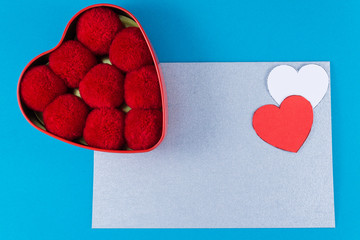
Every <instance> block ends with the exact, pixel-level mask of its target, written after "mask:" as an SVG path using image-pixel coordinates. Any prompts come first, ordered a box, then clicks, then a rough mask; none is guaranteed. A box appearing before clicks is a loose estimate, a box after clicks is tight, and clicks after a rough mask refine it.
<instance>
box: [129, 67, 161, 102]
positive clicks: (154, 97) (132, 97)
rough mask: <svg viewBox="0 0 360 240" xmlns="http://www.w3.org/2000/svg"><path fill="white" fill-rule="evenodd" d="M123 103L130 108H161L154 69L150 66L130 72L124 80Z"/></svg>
mask: <svg viewBox="0 0 360 240" xmlns="http://www.w3.org/2000/svg"><path fill="white" fill-rule="evenodd" d="M124 89H125V102H126V104H127V105H129V106H130V107H131V108H144V109H151V108H155V109H156V108H161V93H160V85H159V80H158V76H157V73H156V69H155V67H154V66H152V65H148V66H144V67H142V68H140V69H138V70H135V71H133V72H130V73H128V74H127V75H126V78H125V87H124Z"/></svg>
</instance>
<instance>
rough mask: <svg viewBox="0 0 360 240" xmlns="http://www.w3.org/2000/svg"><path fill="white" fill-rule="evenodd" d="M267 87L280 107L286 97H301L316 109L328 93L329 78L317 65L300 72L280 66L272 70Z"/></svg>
mask: <svg viewBox="0 0 360 240" xmlns="http://www.w3.org/2000/svg"><path fill="white" fill-rule="evenodd" d="M267 85H268V89H269V92H270V95H271V96H272V98H273V99H274V100H275V101H276V102H277V103H278V104H279V105H280V104H281V102H282V101H283V100H284V99H285V98H286V97H288V96H292V95H299V96H303V97H304V98H306V99H307V100H308V101H309V102H310V103H311V105H312V106H313V108H315V107H316V105H318V103H319V102H320V101H321V100H322V99H323V97H324V95H325V93H326V92H327V89H328V86H329V76H328V75H327V73H326V71H325V70H324V69H323V68H322V67H320V66H319V65H316V64H308V65H305V66H303V67H302V68H300V70H299V71H296V69H294V68H293V67H291V66H288V65H280V66H277V67H275V68H274V69H273V70H271V72H270V74H269V76H268V79H267Z"/></svg>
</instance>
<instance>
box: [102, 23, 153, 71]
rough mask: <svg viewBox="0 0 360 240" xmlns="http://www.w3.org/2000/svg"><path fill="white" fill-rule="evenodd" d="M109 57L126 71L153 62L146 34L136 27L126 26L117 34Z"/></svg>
mask: <svg viewBox="0 0 360 240" xmlns="http://www.w3.org/2000/svg"><path fill="white" fill-rule="evenodd" d="M109 58H110V62H111V63H112V64H114V65H115V66H116V67H118V68H120V69H121V70H122V71H125V72H130V71H134V70H136V69H138V68H139V67H141V66H144V65H149V64H153V59H152V57H151V53H150V50H149V47H148V45H147V44H146V41H145V39H144V36H143V35H142V33H141V31H140V29H139V28H136V27H129V28H125V29H123V30H122V31H120V32H119V33H118V34H117V35H116V36H115V39H114V40H113V42H112V43H111V45H110V51H109Z"/></svg>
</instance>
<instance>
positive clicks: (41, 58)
mask: <svg viewBox="0 0 360 240" xmlns="http://www.w3.org/2000/svg"><path fill="white" fill-rule="evenodd" d="M95 7H108V8H111V9H112V10H113V11H114V12H115V13H117V14H118V15H119V16H122V17H124V19H125V21H126V19H128V20H130V21H132V22H134V23H135V24H136V25H137V26H138V27H139V28H140V30H141V32H142V34H143V36H144V38H145V40H146V43H147V45H148V47H149V50H150V52H151V56H152V58H153V61H154V65H155V69H156V72H157V75H158V80H159V85H160V91H161V99H162V115H163V126H162V134H161V137H160V139H159V141H158V142H157V143H156V144H155V145H154V146H153V147H151V148H149V149H145V150H108V149H100V148H95V147H90V146H88V145H86V144H85V143H84V142H82V141H69V140H66V139H63V138H61V137H58V136H56V135H54V134H52V133H50V132H48V131H46V129H45V127H44V124H43V122H42V121H41V119H39V117H38V114H37V113H35V112H34V111H33V110H31V109H29V108H28V107H27V106H26V105H25V104H24V103H23V101H22V99H21V96H20V84H21V81H22V78H23V76H24V73H25V72H26V71H27V70H28V69H29V68H30V67H33V66H36V65H41V64H46V63H47V62H48V56H49V54H50V53H51V52H53V51H55V50H56V49H57V48H59V47H60V45H61V44H62V43H63V42H64V41H66V40H70V39H74V38H75V35H76V32H75V30H76V23H77V20H78V18H79V16H80V14H82V13H83V12H85V11H87V10H89V9H91V8H95ZM17 98H18V103H19V106H20V110H21V112H22V113H23V115H24V117H25V119H26V120H27V121H28V122H29V123H30V124H31V125H32V126H33V127H34V128H36V129H37V130H39V131H41V132H43V133H45V134H47V135H49V136H51V137H54V138H56V139H58V140H61V141H63V142H66V143H70V144H72V145H75V146H78V147H82V148H86V149H90V150H96V151H104V152H111V153H142V152H149V151H151V150H153V149H155V148H156V147H157V146H159V144H160V143H161V142H162V141H163V139H164V137H165V134H166V131H167V97H166V88H165V83H164V79H163V75H162V73H161V69H160V65H159V61H158V59H157V57H156V55H155V52H154V49H153V47H152V46H151V44H150V41H149V39H148V37H147V36H146V34H145V32H144V29H143V28H142V27H141V24H140V23H139V21H138V20H137V19H136V18H135V17H134V16H133V15H132V14H131V13H130V12H129V11H127V10H125V9H124V8H122V7H119V6H116V5H112V4H96V5H92V6H89V7H86V8H84V9H82V10H81V11H79V12H78V13H77V14H75V16H73V17H72V18H71V20H70V21H69V22H68V24H67V26H66V28H65V30H64V33H63V35H62V38H61V40H60V42H59V43H58V44H57V46H56V47H54V48H53V49H51V50H49V51H46V52H44V53H42V54H40V55H38V56H37V57H35V58H34V59H33V60H31V61H30V62H29V63H28V64H27V65H26V67H25V68H24V70H23V71H22V73H21V75H20V79H19V82H18V88H17Z"/></svg>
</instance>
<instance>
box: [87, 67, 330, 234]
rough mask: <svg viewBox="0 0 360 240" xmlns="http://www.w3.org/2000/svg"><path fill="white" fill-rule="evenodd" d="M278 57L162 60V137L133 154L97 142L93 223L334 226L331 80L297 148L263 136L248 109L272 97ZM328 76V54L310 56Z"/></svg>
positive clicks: (106, 225) (126, 225) (115, 225)
mask: <svg viewBox="0 0 360 240" xmlns="http://www.w3.org/2000/svg"><path fill="white" fill-rule="evenodd" d="M279 64H288V65H291V66H293V67H294V68H295V69H297V70H298V69H299V68H300V67H302V66H304V65H306V64H309V63H304V62H290V63H289V62H287V63H279V62H268V63H265V62H257V63H163V64H161V67H162V70H163V73H164V78H165V83H166V88H167V94H168V107H169V123H168V132H167V135H166V138H165V139H164V141H163V142H162V144H161V145H160V146H159V147H158V148H156V149H155V150H153V151H151V152H148V153H140V154H110V153H103V152H95V161H94V193H93V218H92V224H93V227H94V228H302V227H334V226H335V214H334V197H333V175H332V146H331V145H332V143H331V101H330V88H329V89H328V90H327V92H326V94H325V96H324V98H323V99H322V101H321V102H320V103H319V104H318V105H317V106H316V107H315V108H314V122H313V126H312V129H311V132H310V134H309V136H308V138H307V140H306V141H305V143H304V145H303V146H302V147H301V148H300V150H299V152H297V153H293V152H287V151H284V150H280V149H278V148H275V147H273V146H271V145H270V144H268V143H266V142H264V141H263V140H262V139H261V138H260V137H259V136H257V134H256V132H255V131H254V129H253V127H252V116H253V113H254V111H255V110H256V109H258V108H259V107H261V106H263V105H266V104H277V103H276V102H275V101H274V100H273V98H272V97H271V96H270V94H269V92H268V90H267V85H266V83H267V76H268V74H269V72H270V71H271V70H272V69H273V68H274V67H275V66H278V65H279ZM314 64H318V65H320V66H322V67H323V68H324V69H325V70H326V72H327V74H328V75H329V76H330V63H329V62H315V63H314Z"/></svg>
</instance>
